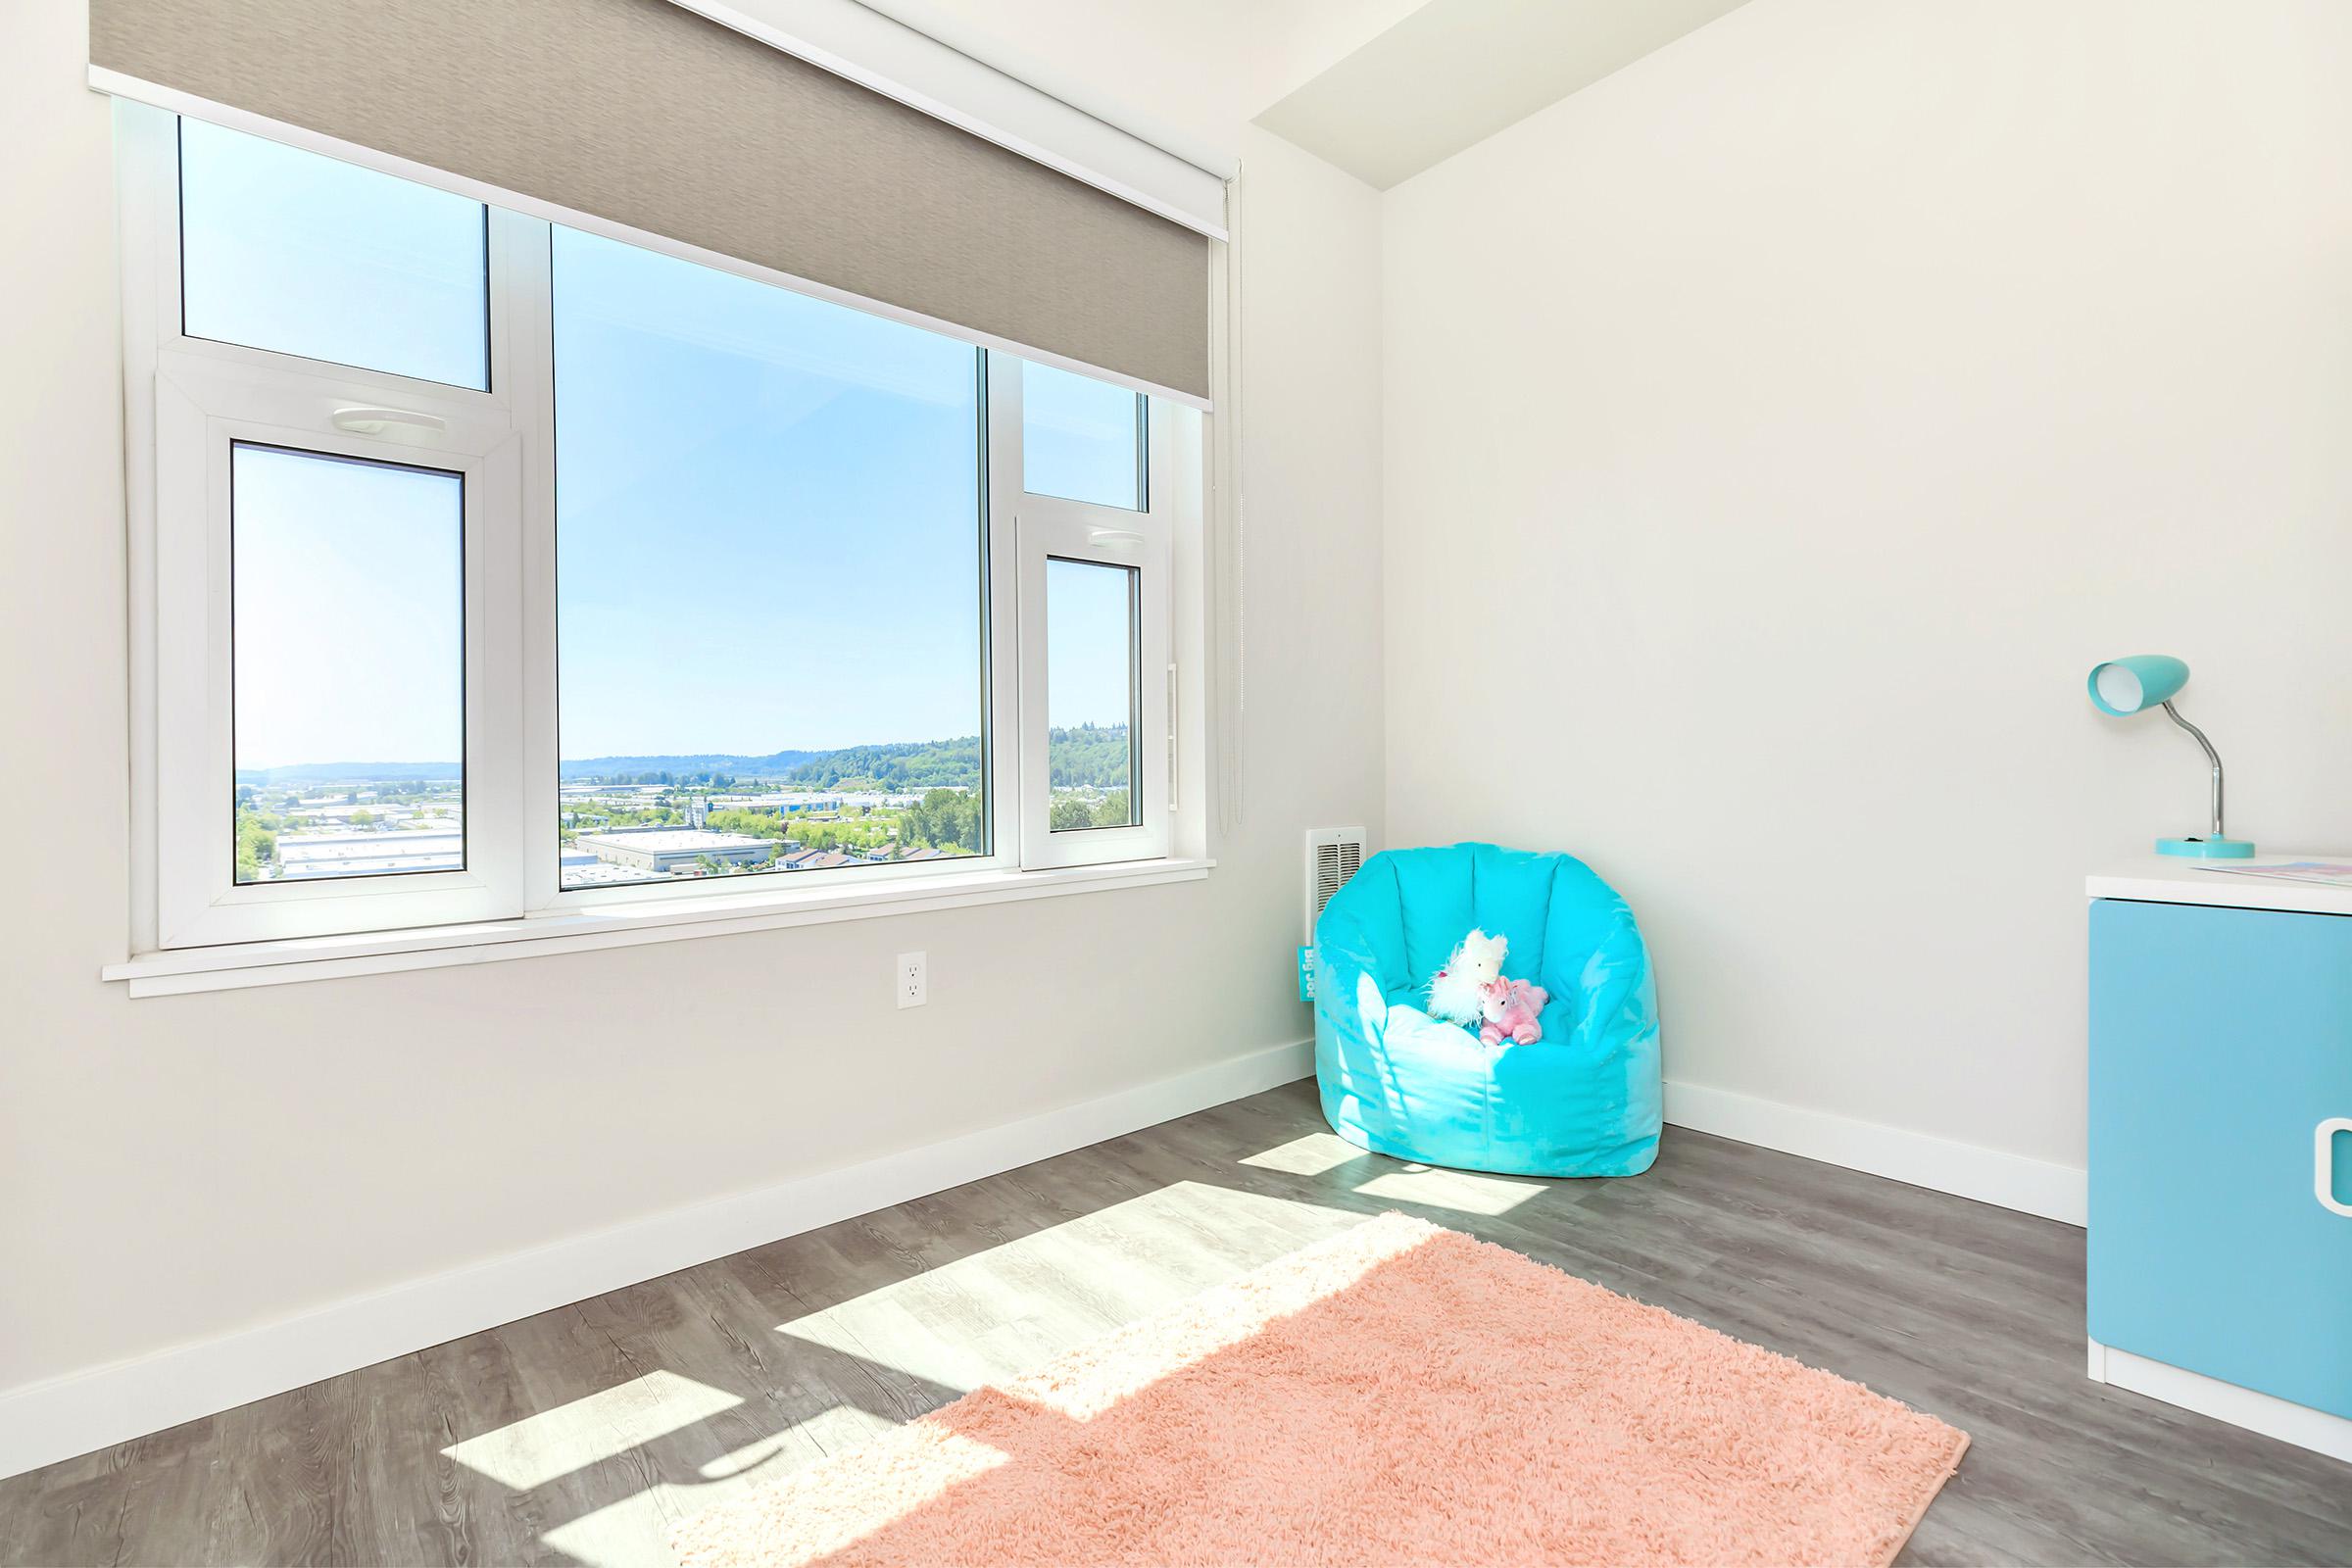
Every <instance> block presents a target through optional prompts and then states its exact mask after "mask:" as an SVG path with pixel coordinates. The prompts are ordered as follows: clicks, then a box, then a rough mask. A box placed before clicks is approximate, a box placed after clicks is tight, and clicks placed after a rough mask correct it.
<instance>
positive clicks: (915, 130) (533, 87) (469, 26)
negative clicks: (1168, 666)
mask: <svg viewBox="0 0 2352 1568" xmlns="http://www.w3.org/2000/svg"><path fill="white" fill-rule="evenodd" d="M90 64H91V66H92V67H93V68H95V69H97V70H99V71H103V72H106V73H112V75H113V76H114V77H119V78H127V82H128V83H129V84H136V83H147V84H153V85H155V86H158V87H162V88H165V89H168V90H169V91H171V92H173V93H179V94H185V95H187V96H188V97H190V98H194V99H198V100H202V101H205V102H209V103H217V104H222V105H225V106H228V107H230V108H233V109H238V110H243V111H245V112H247V113H249V114H254V115H259V116H261V117H263V118H265V119H268V120H271V121H276V122H278V123H283V124H288V125H294V126H299V127H301V128H303V129H305V130H310V131H315V132H318V133H319V134H321V135H326V136H332V137H335V138H337V139H339V140H342V141H347V142H353V143H356V144H358V145H360V146H364V147H368V148H372V149H374V150H376V151H378V152H383V153H389V154H392V155H393V156H395V157H399V158H405V159H409V160H412V161H413V162H416V163H418V164H422V165H425V166H427V167H428V168H431V169H436V170H441V171H444V172H449V173H452V174H456V175H461V176H463V177H465V178H467V179H472V180H478V181H480V182H482V183H484V184H487V185H492V186H495V187H497V188H499V189H501V190H507V191H513V192H515V193H517V194H520V195H523V196H528V197H531V198H534V199H536V200H538V201H541V202H545V203H549V204H552V205H553V206H556V207H559V208H564V209H567V210H570V211H573V212H579V213H585V214H590V215H592V216H594V217H597V218H601V219H604V220H606V221H611V222H615V223H623V224H627V225H629V226H630V227H633V228H639V229H644V230H647V231H649V232H651V233H655V234H660V235H663V236H666V237H668V238H671V239H676V240H682V241H684V242H686V243H688V244H692V245H699V246H702V247H704V248H706V249H708V250H712V251H716V252H718V253H720V254H721V255H726V256H733V257H736V258H739V259H741V260H743V261H748V262H753V263H757V264H759V265H760V266H763V267H770V268H774V269H775V270H778V271H782V272H788V273H791V274H793V275H794V276H797V277H803V278H808V279H809V280H811V281H813V282H817V283H822V284H826V285H829V286H831V287H834V288H838V289H843V290H846V291H848V292H850V293H853V294H858V295H862V296H864V297H866V298H868V299H872V300H877V301H881V302H884V303H887V304H890V305H895V306H898V307H900V308H902V309H905V310H909V311H916V312H919V313H921V314H923V315H925V316H930V317H935V318H937V319H941V320H943V321H947V322H952V323H954V324H956V325H959V326H962V327H964V328H967V329H969V330H971V331H973V332H976V333H982V334H986V335H989V336H992V337H996V338H1001V339H1004V340H1006V341H1008V342H1010V343H1013V344H1016V345H1020V346H1025V347H1029V348H1033V349H1041V350H1044V351H1046V352H1048V353H1051V354H1056V355H1061V356H1065V357H1067V358H1069V359H1072V360H1076V361H1079V362H1081V363H1082V364H1085V365H1090V366H1096V367H1099V368H1103V369H1105V370H1108V371H1111V372H1113V373H1114V374H1117V375H1120V376H1123V377H1127V378H1131V379H1133V380H1136V381H1139V382H1143V383H1146V384H1148V385H1151V386H1153V387H1160V388H1166V389H1169V390H1172V391H1175V392H1179V393H1182V394H1185V395H1187V396H1189V397H1191V398H1193V399H1196V400H1205V399H1206V398H1207V396H1208V391H1209V388H1208V277H1209V258H1208V241H1207V240H1206V239H1205V238H1204V237H1203V236H1201V235H1200V234H1198V233H1195V232H1193V231H1192V230H1190V229H1188V228H1185V227H1182V226H1180V225H1178V224H1176V223H1174V222H1171V221H1167V220H1166V219H1163V218H1160V217H1158V216H1157V215H1155V214H1152V213H1150V212H1147V211H1145V210H1144V209H1142V208H1140V207H1135V206H1131V205H1129V204H1128V203H1126V202H1123V201H1121V200H1119V199H1118V198H1117V197H1114V196H1111V195H1109V194H1107V193H1106V192H1103V191H1101V190H1097V189H1096V188H1094V187H1093V186H1091V185H1087V184H1084V183H1082V182H1080V181H1078V180H1076V179H1073V178H1071V177H1069V176H1068V175H1066V174H1062V173H1060V172H1056V171H1054V170H1052V169H1048V168H1046V167H1045V166H1044V165H1042V164H1037V163H1033V162H1031V161H1030V160H1028V159H1026V158H1023V157H1022V156H1020V155H1019V154H1017V153H1014V152H1012V151H1010V150H1008V149H1006V148H1004V147H1000V146H998V145H996V144H995V143H993V142H989V141H985V140H983V139H981V138H980V137H978V136H974V135H972V134H970V133H968V132H966V131H963V130H960V129H957V128H956V127H955V126H953V125H949V124H946V123H942V122H940V121H937V120H933V119H931V118H930V117H928V116H926V115H924V114H922V113H920V112H919V111H916V110H914V109H911V108H908V107H907V105H904V104H901V103H899V102H897V101H895V100H893V99H891V98H887V97H884V96H883V95H881V94H880V93H877V92H874V91H872V90H870V89H868V88H865V87H862V86H859V85H858V84H856V83H854V82H851V81H848V80H846V79H844V78H842V77H840V76H836V75H834V74H832V73H829V72H826V71H823V70H821V69H819V68H818V67H816V66H813V65H810V64H809V63H808V62H806V61H803V60H800V59H798V58H796V57H794V56H792V55H788V54H785V53H783V52H782V51H780V50H777V49H772V48H770V47H768V46H767V45H765V44H763V43H760V41H758V40H756V39H753V38H749V37H746V36H744V35H743V34H741V33H739V32H736V31H734V30H732V29H730V28H728V27H725V26H721V25H718V24H717V23H714V22H711V21H710V20H708V19H706V18H704V17H701V16H698V15H696V14H694V13H693V12H690V11H687V10H684V9H682V8H681V7H679V6H676V5H672V4H670V3H668V0H368V3H365V4H327V3H321V0H91V4H90ZM115 84H116V85H118V87H119V89H123V90H132V91H135V90H136V89H135V85H130V86H127V87H126V88H125V84H123V83H115Z"/></svg>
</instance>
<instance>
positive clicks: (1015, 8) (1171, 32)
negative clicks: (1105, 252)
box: [862, 0, 1422, 168]
mask: <svg viewBox="0 0 2352 1568" xmlns="http://www.w3.org/2000/svg"><path fill="white" fill-rule="evenodd" d="M862 3H863V4H864V5H865V6H866V7H868V8H869V9H871V10H874V11H879V12H881V13H882V14H883V15H884V16H887V17H889V18H891V19H892V20H893V21H896V22H901V23H904V24H906V25H907V26H910V27H912V28H914V29H915V30H916V31H918V32H923V33H927V34H929V35H930V36H931V37H934V38H937V39H938V40H939V41H940V42H942V43H944V44H947V45H949V46H950V47H951V48H955V49H959V50H961V51H963V53H965V54H967V55H970V56H971V57H972V58H973V59H975V60H979V61H982V62H984V63H985V64H987V65H991V66H994V67H995V68H996V69H997V70H999V71H1002V72H1004V73H1005V74H1007V75H1010V76H1015V77H1018V78H1019V79H1020V80H1022V81H1025V82H1027V83H1029V84H1030V85H1031V86H1033V87H1036V88H1039V89H1040V90H1042V91H1045V92H1049V93H1052V94H1053V95H1054V97H1056V98H1059V99H1060V100H1061V101H1062V102H1064V103H1066V104H1069V105H1071V106H1072V107H1074V108H1078V109H1083V110H1085V111H1086V112H1087V113H1089V114H1091V115H1093V116H1095V117H1096V118H1097V119H1098V120H1103V121H1107V122H1109V123H1111V124H1114V125H1118V126H1121V127H1123V128H1125V129H1127V130H1130V131H1133V132H1134V133H1135V134H1137V135H1139V136H1143V137H1144V138H1146V139H1147V140H1149V141H1152V142H1153V143H1154V144H1156V145H1158V146H1161V147H1164V148H1166V149H1167V150H1168V151H1170V152H1172V153H1175V154H1177V155H1178V156H1179V157H1185V158H1190V159H1192V160H1193V161H1194V162H1195V163H1197V164H1200V165H1201V166H1202V167H1203V168H1215V167H1219V166H1223V167H1231V165H1232V163H1233V160H1234V157H1235V155H1236V154H1237V153H1239V152H1240V150H1241V145H1242V131H1243V128H1244V127H1245V126H1247V125H1248V124H1249V123H1250V118H1251V117H1252V116H1254V115H1255V114H1256V113H1257V112H1258V111H1259V110H1261V109H1263V108H1265V107H1266V105H1268V104H1270V103H1273V102H1274V101H1275V100H1276V99H1279V98H1281V97H1283V96H1284V95H1285V94H1287V93H1288V92H1290V91H1291V89H1292V88H1294V87H1297V86H1299V84H1300V83H1301V82H1304V81H1307V80H1308V79H1310V78H1311V77H1313V76H1315V75H1316V74H1317V73H1320V72H1322V71H1324V70H1326V69H1327V68H1329V67H1330V66H1332V65H1334V64H1336V63H1338V62H1339V61H1340V60H1342V59H1344V58H1345V57H1346V56H1347V55H1348V53H1349V52H1350V51H1351V50H1354V49H1356V48H1357V47H1358V46H1360V45H1362V44H1364V43H1365V42H1367V41H1369V40H1370V39H1372V38H1373V37H1375V36H1376V35H1377V34H1379V33H1380V32H1381V31H1382V30H1383V29H1384V28H1386V27H1388V26H1390V25H1393V24H1395V23H1397V21H1399V20H1401V19H1402V18H1404V17H1405V16H1407V15H1409V14H1410V13H1411V12H1412V11H1413V10H1414V9H1415V8H1416V7H1418V6H1419V5H1420V4H1421V3H1422V0H1183V3H1181V4H1178V3H1172V0H862Z"/></svg>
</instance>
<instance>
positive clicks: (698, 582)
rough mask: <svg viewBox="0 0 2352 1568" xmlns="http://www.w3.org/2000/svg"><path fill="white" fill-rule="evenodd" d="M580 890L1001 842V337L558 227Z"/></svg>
mask: <svg viewBox="0 0 2352 1568" xmlns="http://www.w3.org/2000/svg"><path fill="white" fill-rule="evenodd" d="M555 277H556V285H555V352H556V420H557V424H556V466H557V475H556V479H557V482H556V495H557V502H556V516H557V532H558V548H557V559H558V566H557V578H558V586H557V613H558V640H559V658H560V660H561V662H562V665H561V680H560V684H561V688H562V692H563V698H562V712H561V715H560V716H561V722H562V746H563V759H564V760H563V765H562V778H561V786H560V787H561V791H562V801H561V809H560V810H559V813H558V817H559V823H560V831H561V833H562V835H563V856H562V860H563V882H564V886H565V887H586V886H593V885H596V884H599V883H613V882H644V881H656V880H663V879H668V878H676V877H698V876H728V875H739V874H743V873H746V872H754V871H800V870H831V869H834V868H837V867H843V866H870V865H882V864H889V863H892V862H894V861H904V860H908V859H916V860H928V859H938V858H952V857H958V856H969V855H978V854H983V853H985V852H986V847H987V842H988V840H987V831H988V830H987V811H986V806H985V801H984V799H983V793H982V779H983V777H984V759H985V757H986V754H987V741H986V736H987V721H986V711H987V710H986V703H985V691H984V681H983V675H984V666H983V662H982V657H981V651H982V648H983V646H984V643H983V636H982V632H983V622H982V606H983V598H984V596H983V594H982V580H981V573H982V562H983V555H982V548H983V543H984V537H985V530H984V528H983V526H982V520H983V498H982V490H981V472H982V447H981V416H980V400H979V374H980V366H979V355H978V351H977V350H975V349H973V348H972V347H970V346H969V345H967V344H962V343H956V342H954V341H952V340H950V339H947V338H943V337H939V336H937V335H935V334H933V333H929V332H923V331H920V330H917V329H915V328H913V327H909V326H904V325H901V324H900V323H898V322H895V321H887V320H884V319H880V318H878V317H872V316H867V315H864V314H862V313H860V312H857V311H852V310H847V309H844V308H842V307H840V306H836V305H830V304H826V303H824V302H823V301H819V300H812V299H809V298H808V297H807V296H805V295H800V294H795V293H792V292H790V291H789V290H785V289H780V288H774V287H770V286H768V285H766V284H763V283H757V282H753V281H752V280H750V279H748V278H743V277H739V276H736V275H735V274H733V273H730V272H721V271H715V270H711V269H709V268H704V267H698V266H696V265H694V264H692V263H689V262H683V261H679V260H677V259H676V258H674V257H667V256H661V255H657V254H655V253H653V252H650V251H645V250H640V249H638V248H636V247H633V246H628V245H622V244H618V243H616V242H613V241H611V240H606V239H601V238H597V237H595V236H592V235H586V234H580V233H576V232H573V231H571V230H567V229H563V228H559V229H557V230H556V232H555Z"/></svg>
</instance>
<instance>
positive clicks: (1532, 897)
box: [1315, 844, 1660, 1176]
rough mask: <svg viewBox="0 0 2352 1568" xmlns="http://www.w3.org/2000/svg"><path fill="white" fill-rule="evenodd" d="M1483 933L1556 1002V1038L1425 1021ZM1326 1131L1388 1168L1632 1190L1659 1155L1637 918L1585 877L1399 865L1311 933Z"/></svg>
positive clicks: (1538, 865) (1647, 995)
mask: <svg viewBox="0 0 2352 1568" xmlns="http://www.w3.org/2000/svg"><path fill="white" fill-rule="evenodd" d="M1473 927H1476V928H1477V929H1479V930H1482V931H1485V932H1487V933H1488V934H1489V935H1495V934H1497V933H1499V934H1500V935H1502V936H1504V937H1507V938H1508V939H1509V940H1510V953H1509V955H1508V956H1506V957H1505V958H1504V960H1503V965H1502V972H1503V974H1504V975H1505V976H1506V977H1507V978H1510V979H1524V980H1532V981H1534V982H1535V983H1536V984H1537V985H1539V986H1542V987H1543V988H1544V990H1545V991H1548V992H1550V993H1551V1000H1550V1002H1549V1003H1548V1004H1547V1005H1545V1007H1544V1013H1543V1016H1542V1019H1541V1020H1540V1021H1541V1022H1542V1024H1543V1026H1544V1038H1543V1039H1542V1040H1540V1041H1537V1042H1536V1043H1535V1044H1533V1045H1526V1046H1499V1047H1497V1046H1488V1045H1484V1044H1481V1043H1480V1041H1479V1038H1478V1036H1477V1034H1476V1033H1475V1032H1473V1031H1470V1030H1466V1029H1462V1028H1459V1027H1457V1026H1456V1025H1453V1024H1450V1023H1446V1022H1443V1021H1441V1020H1439V1019H1436V1018H1432V1017H1431V1016H1430V1015H1429V1014H1428V1013H1427V1012H1425V1011H1424V1010H1422V1009H1423V1007H1424V1005H1426V1004H1427V1002H1428V997H1429V981H1430V977H1431V976H1432V975H1434V974H1435V973H1436V972H1437V971H1438V970H1439V969H1440V968H1442V967H1444V965H1445V963H1446V959H1447V958H1448V957H1450V956H1452V954H1453V949H1454V947H1455V945H1456V944H1457V943H1459V942H1460V941H1461V940H1462V938H1463V937H1464V936H1466V935H1468V934H1469V932H1470V930H1471V929H1472V928H1473ZM1315 1077H1316V1079H1317V1081H1318V1082H1319V1083H1320V1084H1321V1086H1322V1091H1323V1114H1324V1116H1325V1117H1326V1118H1327V1119H1328V1120H1329V1121H1330V1122H1331V1125H1332V1128H1333V1130H1334V1131H1336V1132H1337V1133H1338V1134H1339V1135H1340V1136H1341V1137H1342V1138H1345V1139H1347V1140H1348V1142H1349V1143H1351V1144H1354V1145H1355V1146H1357V1147H1358V1148H1360V1149H1368V1150H1371V1151H1372V1152H1375V1153H1381V1154H1394V1155H1396V1156H1397V1158H1399V1159H1412V1160H1419V1161H1421V1162H1422V1163H1424V1164H1430V1165H1453V1166H1458V1167H1461V1168H1462V1169H1465V1170H1486V1171H1497V1172H1501V1173H1503V1174H1506V1175H1513V1176H1631V1175H1634V1174H1635V1173H1636V1172H1639V1171H1644V1170H1647V1169H1648V1168H1649V1166H1650V1162H1651V1161H1652V1160H1654V1159H1656V1158H1657V1155H1658V1125H1659V1108H1660V1107H1659V1098H1660V1091H1659V1071H1658V1005H1657V989H1656V986H1655V985H1654V984H1653V982H1652V981H1651V978H1650V972H1649V954H1648V950H1647V949H1645V948H1644V947H1643V946H1642V933H1641V932H1640V931H1639V930H1638V929H1636V927H1635V925H1634V911H1633V910H1632V909H1631V908H1629V907H1627V906H1626V902H1625V900H1623V899H1622V898H1619V897H1618V896H1617V892H1616V890H1615V889H1614V888H1611V887H1610V886H1609V885H1608V884H1607V883H1606V882H1603V881H1602V880H1601V879H1600V878H1599V877H1597V876H1595V875H1593V872H1592V871H1591V870H1590V869H1589V868H1588V867H1587V866H1586V865H1585V863H1584V862H1583V861H1581V860H1577V859H1573V858H1570V857H1568V856H1565V855H1531V854H1528V853H1527V852H1525V851H1521V850H1502V849H1496V848H1495V846H1494V845H1492V844H1456V845H1453V846H1451V847H1449V848H1446V849H1428V850H1392V851H1389V852H1388V853H1386V854H1382V855H1375V856H1374V857H1372V858H1371V859H1369V860H1367V861H1365V862H1364V867H1363V869H1362V870H1360V871H1358V872H1357V873H1356V874H1355V877H1354V879H1353V880H1351V881H1349V882H1348V885H1347V886H1345V887H1343V888H1341V889H1340V891H1339V892H1338V894H1336V895H1335V896H1334V897H1333V898H1332V901H1331V903H1330V904H1329V905H1327V906H1326V907H1324V910H1323V916H1322V918H1321V919H1319V920H1317V921H1316V922H1315Z"/></svg>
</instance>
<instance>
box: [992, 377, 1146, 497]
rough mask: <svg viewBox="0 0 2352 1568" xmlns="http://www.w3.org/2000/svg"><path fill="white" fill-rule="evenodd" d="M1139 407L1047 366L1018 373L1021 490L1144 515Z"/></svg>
mask: <svg viewBox="0 0 2352 1568" xmlns="http://www.w3.org/2000/svg"><path fill="white" fill-rule="evenodd" d="M1143 430H1144V400H1143V399H1142V398H1141V397H1138V396H1137V395H1136V394H1135V393H1133V392H1130V391H1128V390H1127V389H1126V388H1125V387H1116V386H1112V385H1110V384H1109V383H1108V382H1104V381H1097V380H1093V379H1090V378H1089V377H1087V376H1083V375H1072V374H1071V373H1070V372H1069V371H1067V370H1056V369H1054V368H1053V367H1051V366H1045V365H1023V366H1022V367H1021V468H1022V476H1021V488H1022V489H1024V490H1027V491H1029V492H1030V493H1031V494H1033V495H1041V496H1062V497H1066V498H1067V499H1069V500H1071V501H1089V502H1092V503H1094V504H1095V505H1096V506H1101V507H1124V508H1126V509H1127V510H1128V511H1129V512H1141V511H1143V510H1144V440H1143Z"/></svg>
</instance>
